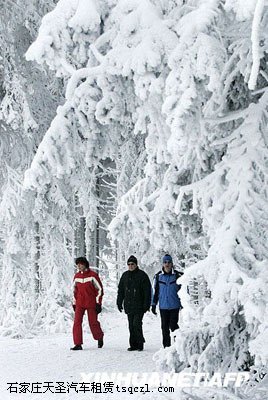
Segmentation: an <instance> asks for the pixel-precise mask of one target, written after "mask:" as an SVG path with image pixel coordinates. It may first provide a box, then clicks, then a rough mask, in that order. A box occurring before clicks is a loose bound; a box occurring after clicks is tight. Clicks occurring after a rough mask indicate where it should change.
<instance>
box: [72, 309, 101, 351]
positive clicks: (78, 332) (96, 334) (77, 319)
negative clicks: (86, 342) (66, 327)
mask: <svg viewBox="0 0 268 400" xmlns="http://www.w3.org/2000/svg"><path fill="white" fill-rule="evenodd" d="M85 311H87V316H88V324H89V327H90V330H91V333H92V335H93V338H94V339H95V340H100V339H102V338H103V331H102V329H101V326H100V323H99V321H98V315H97V313H96V310H95V308H83V307H79V306H76V308H75V314H74V324H73V339H74V344H83V332H82V323H83V316H84V313H85Z"/></svg>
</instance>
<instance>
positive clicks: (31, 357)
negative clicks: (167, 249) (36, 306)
mask: <svg viewBox="0 0 268 400" xmlns="http://www.w3.org/2000/svg"><path fill="white" fill-rule="evenodd" d="M85 322H86V321H85ZM101 323H102V325H103V328H104V331H105V339H104V340H105V345H104V347H103V348H102V349H98V348H97V346H96V342H95V341H94V340H93V338H92V337H91V335H90V334H89V333H88V327H87V325H86V324H85V323H84V332H85V331H86V332H87V333H86V334H85V335H84V350H83V351H78V352H72V351H70V346H71V345H72V336H71V333H70V334H56V335H50V336H42V337H40V336H39V337H36V338H33V339H23V340H14V339H1V340H0V346H1V353H0V370H1V376H0V399H1V400H13V399H14V400H20V399H25V400H28V399H32V398H35V399H43V400H51V399H62V400H66V399H85V400H90V399H100V400H102V399H108V398H113V399H115V398H122V399H123V398H124V399H138V398H143V399H144V398H145V399H146V398H147V399H156V398H160V397H161V398H175V397H177V398H178V396H175V397H170V395H168V397H166V395H165V394H163V395H161V396H160V395H159V393H156V394H155V393H153V392H151V393H141V394H140V393H133V394H131V393H129V392H127V393H118V392H116V393H115V392H113V393H92V392H88V393H81V392H79V393H76V392H75V391H74V390H71V391H70V393H69V394H67V393H51V392H50V393H49V392H46V393H38V392H40V391H41V392H42V391H44V387H43V386H42V389H38V388H37V389H35V392H36V393H29V392H28V393H23V394H21V393H20V394H19V393H9V391H8V390H7V388H8V385H7V383H15V382H17V383H18V384H20V383H23V382H26V383H31V384H32V383H36V382H39V383H44V382H49V381H50V382H53V383H54V385H56V383H57V382H65V384H66V383H67V382H69V383H71V382H81V381H87V382H88V381H89V380H85V379H82V377H83V376H84V375H83V374H89V373H91V372H107V373H113V372H122V373H123V374H126V373H127V372H148V373H151V372H152V371H156V367H155V364H154V361H153V359H152V357H153V355H154V353H155V352H156V351H158V350H159V348H161V331H160V318H159V316H157V318H156V317H155V316H153V315H152V314H149V313H147V314H146V315H145V317H144V336H145V339H146V343H145V350H144V351H143V352H128V351H126V349H127V347H128V327H127V317H126V315H125V314H119V313H106V314H103V315H102V316H101ZM14 387H17V388H18V392H19V386H18V385H15V386H14ZM177 395H178V393H177ZM144 396H145V397H144ZM159 396H160V397H159ZM173 396H174V394H173Z"/></svg>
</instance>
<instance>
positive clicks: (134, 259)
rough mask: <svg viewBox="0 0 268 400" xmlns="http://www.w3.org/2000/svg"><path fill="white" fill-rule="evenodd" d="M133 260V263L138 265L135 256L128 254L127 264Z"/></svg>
mask: <svg viewBox="0 0 268 400" xmlns="http://www.w3.org/2000/svg"><path fill="white" fill-rule="evenodd" d="M130 262H133V263H134V264H136V265H138V260H137V258H136V257H135V256H130V257H129V259H128V260H127V264H128V263H130Z"/></svg>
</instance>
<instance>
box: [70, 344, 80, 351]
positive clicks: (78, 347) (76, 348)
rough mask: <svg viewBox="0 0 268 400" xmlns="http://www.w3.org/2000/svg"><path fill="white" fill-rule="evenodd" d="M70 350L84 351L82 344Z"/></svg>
mask: <svg viewBox="0 0 268 400" xmlns="http://www.w3.org/2000/svg"><path fill="white" fill-rule="evenodd" d="M70 350H83V347H82V346H81V344H76V345H75V346H74V347H71V348H70Z"/></svg>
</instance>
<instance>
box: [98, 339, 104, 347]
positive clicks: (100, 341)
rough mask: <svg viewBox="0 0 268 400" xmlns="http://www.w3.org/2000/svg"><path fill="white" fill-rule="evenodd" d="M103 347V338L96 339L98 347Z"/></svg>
mask: <svg viewBox="0 0 268 400" xmlns="http://www.w3.org/2000/svg"><path fill="white" fill-rule="evenodd" d="M102 347H103V339H99V340H98V348H99V349H101V348H102Z"/></svg>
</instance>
